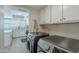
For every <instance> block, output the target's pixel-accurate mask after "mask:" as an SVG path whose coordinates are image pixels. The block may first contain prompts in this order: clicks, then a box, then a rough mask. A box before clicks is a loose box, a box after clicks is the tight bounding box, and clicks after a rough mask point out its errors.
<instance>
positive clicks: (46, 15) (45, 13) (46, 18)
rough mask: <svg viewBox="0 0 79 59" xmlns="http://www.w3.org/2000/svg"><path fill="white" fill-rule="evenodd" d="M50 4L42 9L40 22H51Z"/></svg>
mask: <svg viewBox="0 0 79 59" xmlns="http://www.w3.org/2000/svg"><path fill="white" fill-rule="evenodd" d="M50 9H51V8H50V6H46V7H45V8H43V9H42V10H41V11H40V24H49V23H50Z"/></svg>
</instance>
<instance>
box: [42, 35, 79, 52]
mask: <svg viewBox="0 0 79 59" xmlns="http://www.w3.org/2000/svg"><path fill="white" fill-rule="evenodd" d="M42 39H43V40H45V41H48V42H50V43H52V44H54V45H57V46H59V47H61V48H64V49H66V50H68V51H71V52H74V53H75V52H78V51H79V40H76V39H72V38H67V37H62V36H58V35H53V36H49V37H45V38H42Z"/></svg>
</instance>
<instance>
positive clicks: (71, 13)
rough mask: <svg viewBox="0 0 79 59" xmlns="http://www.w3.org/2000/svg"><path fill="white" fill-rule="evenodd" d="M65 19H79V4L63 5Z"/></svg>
mask: <svg viewBox="0 0 79 59" xmlns="http://www.w3.org/2000/svg"><path fill="white" fill-rule="evenodd" d="M63 21H64V22H66V21H67V22H75V21H79V5H63Z"/></svg>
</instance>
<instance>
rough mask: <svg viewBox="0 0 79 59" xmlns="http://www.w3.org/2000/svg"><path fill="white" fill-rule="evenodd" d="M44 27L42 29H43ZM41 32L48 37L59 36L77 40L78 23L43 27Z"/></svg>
mask: <svg viewBox="0 0 79 59" xmlns="http://www.w3.org/2000/svg"><path fill="white" fill-rule="evenodd" d="M43 27H44V28H43ZM43 27H42V30H43V31H45V32H48V33H50V35H60V36H66V37H70V38H75V39H79V23H72V24H56V25H52V24H50V25H44V26H43Z"/></svg>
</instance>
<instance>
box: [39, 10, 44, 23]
mask: <svg viewBox="0 0 79 59" xmlns="http://www.w3.org/2000/svg"><path fill="white" fill-rule="evenodd" d="M44 14H45V11H44V9H42V10H41V11H40V20H39V22H40V24H44Z"/></svg>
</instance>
